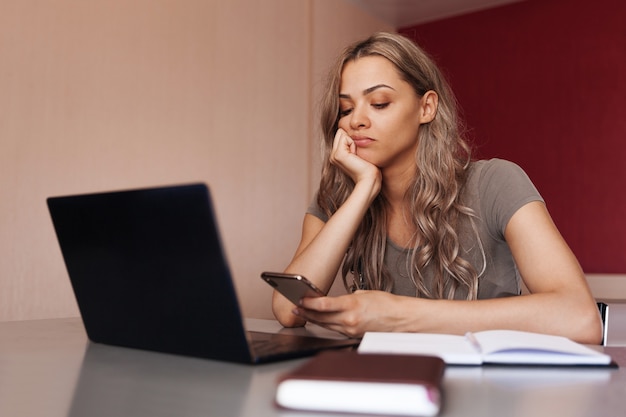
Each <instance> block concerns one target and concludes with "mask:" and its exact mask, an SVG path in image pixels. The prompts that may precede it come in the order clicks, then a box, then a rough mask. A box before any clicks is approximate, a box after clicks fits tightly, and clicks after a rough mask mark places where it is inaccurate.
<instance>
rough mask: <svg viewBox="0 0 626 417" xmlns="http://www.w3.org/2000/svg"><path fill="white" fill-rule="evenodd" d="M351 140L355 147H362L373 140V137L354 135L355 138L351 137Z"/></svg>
mask: <svg viewBox="0 0 626 417" xmlns="http://www.w3.org/2000/svg"><path fill="white" fill-rule="evenodd" d="M352 141H354V144H355V145H356V146H357V147H359V148H364V147H366V146H367V145H369V144H370V143H372V142H374V139H371V138H366V137H356V138H352Z"/></svg>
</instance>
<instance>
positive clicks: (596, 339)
mask: <svg viewBox="0 0 626 417" xmlns="http://www.w3.org/2000/svg"><path fill="white" fill-rule="evenodd" d="M576 321H577V323H574V325H575V327H576V328H575V329H574V332H573V333H574V335H575V336H574V337H573V339H574V340H575V341H576V342H578V343H583V344H587V345H599V344H601V343H602V339H603V336H604V326H603V323H602V318H601V317H600V310H599V309H598V308H597V307H596V306H595V305H594V308H586V309H585V311H584V312H581V313H580V314H579V315H578V317H577V320H576Z"/></svg>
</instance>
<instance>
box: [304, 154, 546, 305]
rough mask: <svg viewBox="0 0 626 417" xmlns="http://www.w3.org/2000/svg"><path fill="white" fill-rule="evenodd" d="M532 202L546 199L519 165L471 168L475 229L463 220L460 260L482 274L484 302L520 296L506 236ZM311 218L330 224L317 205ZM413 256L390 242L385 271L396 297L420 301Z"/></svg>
mask: <svg viewBox="0 0 626 417" xmlns="http://www.w3.org/2000/svg"><path fill="white" fill-rule="evenodd" d="M531 201H541V202H543V199H542V198H541V195H540V194H539V192H538V191H537V189H536V188H535V186H534V185H533V183H532V182H531V181H530V179H529V178H528V176H527V175H526V173H525V172H524V171H523V170H522V169H521V168H520V167H519V166H517V165H516V164H514V163H512V162H509V161H505V160H502V159H490V160H484V161H477V162H473V163H472V164H471V166H470V169H469V174H468V178H467V184H466V185H465V187H464V189H463V195H462V202H463V204H464V205H466V206H468V207H470V208H471V209H472V210H474V213H475V216H476V217H475V218H474V219H473V223H474V227H472V225H471V223H470V221H469V220H467V219H464V220H463V222H461V224H460V225H459V230H458V231H457V232H458V233H459V242H460V245H461V257H462V258H463V259H465V260H466V261H468V262H470V263H471V264H472V265H473V267H474V268H475V269H476V271H477V272H478V273H479V274H480V276H479V281H478V298H479V299H487V298H496V297H506V296H511V295H518V294H520V291H521V282H520V276H519V272H518V270H517V267H516V266H515V261H514V260H513V256H512V254H511V251H510V249H509V246H508V245H507V243H506V241H505V239H504V230H505V229H506V226H507V224H508V222H509V220H510V219H511V217H512V216H513V214H514V213H515V212H516V211H517V210H518V209H520V208H521V207H522V206H524V205H525V204H527V203H530V202H531ZM307 213H309V214H312V215H314V216H316V217H318V218H319V219H321V220H322V221H324V222H325V221H327V220H328V218H327V217H326V215H325V214H324V213H323V212H322V211H321V209H320V208H319V206H318V205H317V201H316V200H314V201H313V203H312V204H311V206H310V207H309V209H308V210H307ZM477 236H478V237H479V239H480V241H478V240H477V238H476V237H477ZM481 245H482V248H483V250H482V251H481ZM483 253H484V256H483ZM409 256H410V249H406V248H402V247H400V246H398V245H396V244H395V243H394V242H392V241H391V240H389V239H387V247H386V250H385V266H386V267H387V269H388V271H389V272H390V273H391V275H392V276H393V279H394V285H393V289H392V293H394V294H398V295H408V296H415V295H416V287H415V284H414V283H413V281H412V280H411V278H410V275H409V269H408V268H407V266H408V265H409V262H408V257H409ZM429 269H430V268H426V270H425V271H421V273H422V276H423V277H424V280H425V281H426V285H427V286H429V287H430V283H431V282H432V278H433V273H432V271H430V270H429ZM466 296H467V293H466V292H464V291H462V290H457V291H456V294H455V298H456V299H465V298H466Z"/></svg>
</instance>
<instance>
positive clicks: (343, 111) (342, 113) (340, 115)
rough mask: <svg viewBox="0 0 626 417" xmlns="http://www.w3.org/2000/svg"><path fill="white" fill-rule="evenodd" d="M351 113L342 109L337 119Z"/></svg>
mask: <svg viewBox="0 0 626 417" xmlns="http://www.w3.org/2000/svg"><path fill="white" fill-rule="evenodd" d="M350 113H352V109H344V110H340V111H339V117H345V116H347V115H349V114H350Z"/></svg>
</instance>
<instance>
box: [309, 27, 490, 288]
mask: <svg viewBox="0 0 626 417" xmlns="http://www.w3.org/2000/svg"><path fill="white" fill-rule="evenodd" d="M372 55H375V56H382V57H384V58H386V59H388V60H389V61H390V62H392V63H393V64H394V65H395V66H396V68H397V70H398V73H399V74H400V76H401V77H402V79H404V80H405V81H407V82H408V83H409V84H410V85H411V86H412V87H413V89H414V90H415V92H416V93H417V94H418V96H420V97H421V96H423V95H424V94H425V93H426V92H427V91H430V90H433V91H435V92H436V93H437V95H438V96H439V105H438V109H437V114H436V116H435V118H434V120H433V121H431V122H430V123H428V124H424V125H422V126H420V128H419V134H418V141H419V143H418V149H417V153H416V155H415V163H416V164H417V168H418V169H417V170H416V174H415V177H414V179H413V182H412V185H411V187H409V189H408V190H407V192H406V199H407V202H408V204H409V206H410V208H411V213H412V218H411V221H412V222H413V224H414V226H415V230H416V231H417V232H416V234H415V236H414V237H413V241H412V244H411V248H412V249H411V250H410V256H409V262H410V264H409V265H407V267H408V270H409V275H410V278H411V279H412V281H413V282H414V284H415V286H416V295H417V296H420V297H426V298H449V299H452V298H454V296H455V293H456V292H457V290H459V289H462V290H463V291H462V293H466V294H467V297H466V298H467V299H475V298H476V297H477V291H478V283H477V281H478V274H477V272H476V270H475V268H474V267H472V265H471V264H470V263H469V262H467V261H466V260H465V259H463V258H462V257H461V256H460V252H461V248H460V244H459V236H458V234H457V230H458V225H459V223H460V222H461V220H462V219H463V218H466V219H469V221H470V223H471V224H473V221H472V217H473V211H472V210H471V209H470V208H468V207H466V206H464V205H463V204H462V202H461V191H462V188H463V185H464V184H465V180H466V176H467V170H468V167H469V164H470V161H471V150H470V147H469V145H468V144H467V142H466V141H465V140H464V138H463V137H462V133H461V129H462V126H461V123H460V120H459V117H458V110H457V104H456V99H455V97H454V95H453V93H452V91H451V89H450V87H449V85H448V83H447V82H446V80H445V79H444V77H443V76H442V74H441V72H440V71H439V69H438V68H437V66H436V65H435V63H434V62H433V60H432V59H431V58H430V57H429V56H428V55H427V54H426V53H425V52H424V51H423V50H422V49H421V48H419V47H418V46H417V45H416V44H415V43H414V42H412V41H411V40H409V39H407V38H405V37H403V36H401V35H397V34H391V33H376V34H374V35H372V36H371V37H369V38H368V39H366V40H364V41H360V42H357V43H355V44H353V45H351V46H349V47H348V48H346V49H345V50H344V51H343V53H342V54H341V55H340V56H339V58H338V60H337V62H336V64H335V65H334V66H333V67H332V68H331V71H330V73H329V77H328V80H327V88H326V90H325V94H324V96H323V97H322V103H321V125H322V126H321V127H322V132H323V152H324V159H323V160H324V165H323V168H322V178H321V182H320V188H319V193H318V201H317V202H318V205H319V206H320V208H321V209H322V210H323V211H324V212H325V213H326V215H327V216H329V217H330V216H331V215H332V214H333V213H334V212H335V211H336V210H337V209H338V208H339V207H340V206H341V205H342V204H343V203H344V201H346V199H347V198H348V196H349V195H350V193H351V192H352V190H353V188H354V182H353V181H352V180H351V178H350V177H349V176H347V175H346V174H345V173H344V172H343V171H342V170H341V169H339V168H338V167H336V166H334V165H332V164H331V163H330V160H329V156H330V152H331V150H332V144H333V139H334V136H335V133H336V132H337V128H338V122H339V118H340V106H339V88H340V84H341V74H342V71H343V68H344V66H345V64H346V63H348V62H350V61H354V60H357V59H359V58H361V57H366V56H372ZM386 244H387V203H386V201H385V198H384V196H383V193H380V194H379V195H378V196H377V197H376V199H375V201H374V202H373V203H372V205H371V206H370V207H369V209H368V211H367V213H366V215H365V216H364V218H363V221H362V223H361V225H360V226H359V228H358V230H357V232H356V234H355V235H354V238H353V241H352V244H351V246H350V247H349V249H348V251H347V253H346V257H345V259H344V263H343V266H342V277H343V281H344V285H345V286H346V288H348V287H350V283H349V282H348V281H349V280H348V275H349V274H351V273H352V274H355V276H356V278H357V280H358V281H359V282H360V286H361V287H362V288H367V289H377V290H384V291H391V289H392V286H393V277H391V275H390V273H389V271H388V270H387V269H386V267H385V265H384V257H385V248H386ZM427 267H428V268H432V271H433V272H432V274H433V278H432V284H431V285H426V283H425V277H424V276H423V271H424V270H425V269H426V268H427Z"/></svg>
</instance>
